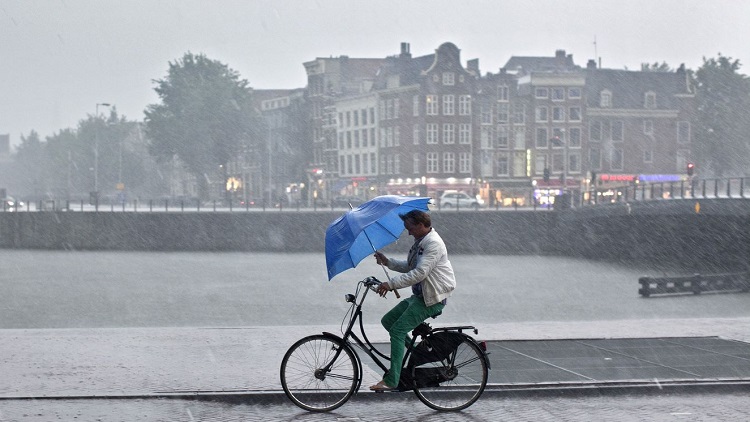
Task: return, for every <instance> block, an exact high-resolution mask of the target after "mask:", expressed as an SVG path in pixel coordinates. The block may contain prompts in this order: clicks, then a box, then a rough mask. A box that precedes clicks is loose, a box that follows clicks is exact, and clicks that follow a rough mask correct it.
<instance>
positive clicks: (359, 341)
mask: <svg viewBox="0 0 750 422" xmlns="http://www.w3.org/2000/svg"><path fill="white" fill-rule="evenodd" d="M378 284H380V281H379V280H377V279H376V278H375V277H367V278H366V279H365V280H362V281H359V282H358V286H357V290H356V292H355V294H354V295H352V294H347V295H346V296H345V298H346V301H347V302H349V303H351V304H352V309H350V311H349V312H351V317H350V318H349V323H348V324H347V327H346V330H344V332H343V337H339V336H337V335H335V334H332V333H328V332H323V334H324V335H326V336H331V337H334V338H337V339H339V340H341V341H342V342H343V343H344V345H346V346H347V347H349V349H350V350H351V351H352V352H353V354H354V356H355V358H356V359H357V365H358V367H359V369H360V370H359V379H358V380H357V391H359V388H360V386H361V384H362V358H361V357H360V356H359V353H357V349H356V348H354V347H352V344H356V345H357V346H358V347H359V348H360V349H362V350H363V351H364V352H365V353H366V354H367V355H368V356H369V357H370V358H371V359H372V360H373V362H375V364H376V365H378V367H380V369H382V370H383V371H388V370H389V369H390V368H389V366H390V364H389V365H388V366H386V364H385V363H383V361H382V360H385V361H386V362H390V360H391V358H390V357H389V356H387V355H385V354H384V353H382V352H380V351H379V350H378V349H376V348H375V346H373V345H372V343H371V342H370V340H369V339H368V338H367V334H366V333H365V327H364V322H363V321H362V305H363V304H364V301H365V298H366V297H367V294H368V291H370V290H372V291H375V289H374V286H376V285H378ZM362 286H365V291H364V293H362V295H361V297H360V294H359V292H360V289H361V288H362ZM358 298H359V302H357V299H358ZM358 320H359V331H360V334H361V335H362V337H361V338H360V337H359V336H358V335H357V334H356V333H355V332H354V326H355V324H357V321H358ZM423 324H424V323H423ZM428 327H429V326H428ZM463 330H472V331H474V333H475V334H477V333H478V331H477V329H476V328H475V327H473V326H468V325H466V326H456V327H440V328H435V329H430V330H429V331H428V332H426V333H416V334H417V335H413V336H412V339H411V343H409V345H408V346H407V348H406V352H405V354H404V359H403V362H402V364H401V370H402V373H404V372H403V371H404V369H405V368H406V367H407V365H408V362H409V357H410V356H411V354H412V350H414V345H415V343H416V341H417V337H418V336H419V337H422V338H423V339H424V338H426V337H427V336H428V335H429V334H430V333H432V332H440V331H457V332H458V333H461V334H463ZM415 331H417V330H415ZM466 337H467V338H469V339H471V340H472V341H473V342H475V343H476V340H474V339H473V338H472V337H471V336H466ZM352 340H353V342H354V343H352ZM477 344H478V343H477ZM480 348H482V349H483V350H486V347H483V346H480ZM342 350H343V349H340V350H338V351H337V352H336V354H335V355H334V357H333V359H331V362H329V363H328V364H327V365H326V366H325V367H324V368H322V369H323V370H324V371H326V372H327V371H329V370H330V369H331V367H332V366H333V365H334V363H335V362H336V360H337V359H338V357H339V355H340V354H341V351H342ZM381 359H382V360H381ZM484 359H485V362H486V363H487V368H489V367H490V366H489V364H490V363H489V359H488V358H487V356H486V353H485V356H484Z"/></svg>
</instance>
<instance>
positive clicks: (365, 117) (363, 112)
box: [359, 108, 367, 126]
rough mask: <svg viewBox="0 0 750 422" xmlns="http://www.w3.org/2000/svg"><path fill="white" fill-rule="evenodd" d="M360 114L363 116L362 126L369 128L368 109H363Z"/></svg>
mask: <svg viewBox="0 0 750 422" xmlns="http://www.w3.org/2000/svg"><path fill="white" fill-rule="evenodd" d="M359 114H360V115H361V116H362V126H367V109H365V108H363V109H362V110H360V111H359Z"/></svg>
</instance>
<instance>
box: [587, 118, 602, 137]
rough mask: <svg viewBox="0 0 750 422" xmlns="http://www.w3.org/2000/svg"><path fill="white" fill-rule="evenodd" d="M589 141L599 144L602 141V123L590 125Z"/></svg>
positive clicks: (597, 122) (596, 121)
mask: <svg viewBox="0 0 750 422" xmlns="http://www.w3.org/2000/svg"><path fill="white" fill-rule="evenodd" d="M589 140H590V141H591V142H599V141H601V140H602V122H601V121H599V120H595V121H593V122H591V124H590V125H589Z"/></svg>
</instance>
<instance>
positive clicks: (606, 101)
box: [599, 90, 612, 108]
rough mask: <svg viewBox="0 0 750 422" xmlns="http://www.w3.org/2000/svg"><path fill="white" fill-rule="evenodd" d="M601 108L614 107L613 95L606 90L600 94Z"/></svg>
mask: <svg viewBox="0 0 750 422" xmlns="http://www.w3.org/2000/svg"><path fill="white" fill-rule="evenodd" d="M599 107H601V108H611V107H612V93H611V92H610V91H607V90H604V91H602V92H601V93H599Z"/></svg>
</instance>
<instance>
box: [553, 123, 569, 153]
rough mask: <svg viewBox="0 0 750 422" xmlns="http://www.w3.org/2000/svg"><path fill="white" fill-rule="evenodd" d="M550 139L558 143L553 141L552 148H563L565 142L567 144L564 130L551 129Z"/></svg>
mask: <svg viewBox="0 0 750 422" xmlns="http://www.w3.org/2000/svg"><path fill="white" fill-rule="evenodd" d="M552 138H553V139H555V140H557V139H559V141H555V142H553V143H552V147H553V148H562V147H564V146H565V142H567V140H566V139H565V129H562V128H559V127H555V128H552Z"/></svg>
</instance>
